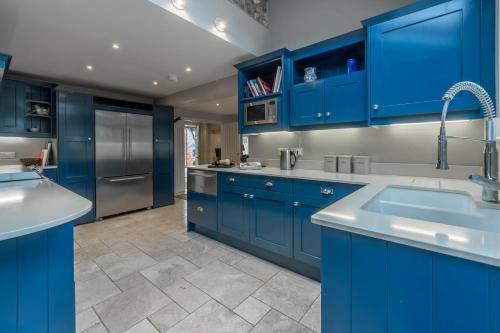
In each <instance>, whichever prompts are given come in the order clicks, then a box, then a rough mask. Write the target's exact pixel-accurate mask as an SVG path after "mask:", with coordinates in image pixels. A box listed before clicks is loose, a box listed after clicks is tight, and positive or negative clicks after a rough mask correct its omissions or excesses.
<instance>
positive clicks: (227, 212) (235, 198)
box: [217, 186, 251, 242]
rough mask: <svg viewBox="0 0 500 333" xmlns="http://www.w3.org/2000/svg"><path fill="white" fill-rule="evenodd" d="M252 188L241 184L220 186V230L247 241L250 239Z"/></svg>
mask: <svg viewBox="0 0 500 333" xmlns="http://www.w3.org/2000/svg"><path fill="white" fill-rule="evenodd" d="M249 193H250V189H248V188H244V187H239V186H220V187H219V205H218V206H219V210H218V217H217V219H218V229H219V232H221V233H223V234H225V235H227V236H231V237H234V238H237V239H240V240H243V241H246V242H249V241H250V226H249V218H250V208H251V202H250V201H249Z"/></svg>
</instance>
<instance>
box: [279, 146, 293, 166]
mask: <svg viewBox="0 0 500 333" xmlns="http://www.w3.org/2000/svg"><path fill="white" fill-rule="evenodd" d="M296 163H297V154H296V153H295V152H294V151H293V150H292V149H290V148H280V169H281V170H292V169H293V168H294V167H295V164H296Z"/></svg>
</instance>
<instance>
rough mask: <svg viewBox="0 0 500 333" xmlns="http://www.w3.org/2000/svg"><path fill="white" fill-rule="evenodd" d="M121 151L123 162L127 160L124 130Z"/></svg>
mask: <svg viewBox="0 0 500 333" xmlns="http://www.w3.org/2000/svg"><path fill="white" fill-rule="evenodd" d="M122 151H123V160H126V159H127V132H126V130H125V128H122Z"/></svg>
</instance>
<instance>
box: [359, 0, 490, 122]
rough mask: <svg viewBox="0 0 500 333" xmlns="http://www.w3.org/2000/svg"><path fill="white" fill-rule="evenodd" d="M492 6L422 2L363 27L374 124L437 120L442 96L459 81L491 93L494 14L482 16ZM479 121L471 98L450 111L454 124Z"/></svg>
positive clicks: (460, 0)
mask: <svg viewBox="0 0 500 333" xmlns="http://www.w3.org/2000/svg"><path fill="white" fill-rule="evenodd" d="M491 2H492V1H491V0H484V1H479V0H453V1H448V2H442V3H439V4H437V5H434V6H431V7H428V8H425V5H426V4H427V6H429V5H428V3H429V2H420V3H417V4H413V5H410V6H408V7H407V8H403V9H401V10H399V11H395V12H391V13H387V14H383V15H381V16H380V17H376V18H373V19H369V20H366V21H364V22H363V23H364V25H365V26H367V29H368V49H367V50H368V53H367V61H368V69H369V75H368V82H369V83H368V85H369V93H368V100H369V107H370V122H371V124H388V123H392V122H397V121H416V120H432V119H435V120H437V119H438V117H439V114H440V113H441V110H442V106H443V102H442V96H443V94H444V92H445V91H446V90H447V89H448V88H449V87H451V86H452V85H453V84H455V83H457V82H460V81H464V80H468V81H474V82H477V83H480V84H483V85H485V87H486V88H487V89H488V90H490V93H493V90H494V88H493V86H492V84H491V81H492V79H491V78H490V77H491V76H492V75H493V71H492V70H490V72H491V73H488V71H487V70H485V69H488V68H492V67H491V65H490V63H491V62H493V61H494V60H493V57H494V55H493V53H492V52H489V53H488V50H489V51H491V50H490V48H491V46H489V44H491V43H494V41H492V40H491V37H488V36H489V35H492V34H493V29H494V24H493V23H491V19H490V18H488V16H492V15H494V10H489V11H488V10H485V11H484V13H483V14H484V15H482V13H481V7H482V6H484V7H485V8H488V6H490V7H491V4H487V3H491ZM430 3H432V2H430ZM433 3H436V2H433ZM420 7H422V8H420ZM413 9H414V10H413ZM490 9H491V8H490ZM400 11H401V13H402V14H399V12H400ZM406 12H407V13H406ZM488 22H490V23H488ZM493 95H494V94H493ZM493 95H492V96H493ZM478 117H480V113H479V104H478V103H477V102H476V101H475V100H474V99H473V98H472V96H471V95H470V94H460V95H458V96H457V97H456V98H455V99H454V101H453V103H452V104H451V105H450V118H478Z"/></svg>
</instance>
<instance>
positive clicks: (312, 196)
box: [293, 180, 363, 207]
mask: <svg viewBox="0 0 500 333" xmlns="http://www.w3.org/2000/svg"><path fill="white" fill-rule="evenodd" d="M361 187H363V185H356V184H345V183H331V182H318V181H310V180H295V181H294V185H293V193H294V199H293V200H294V201H308V202H310V201H311V200H313V202H314V203H315V205H317V206H318V207H326V206H328V205H331V204H332V203H334V202H335V201H337V200H340V199H342V198H343V197H345V196H347V195H349V194H351V193H352V192H355V191H357V190H359V189H360V188H361Z"/></svg>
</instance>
